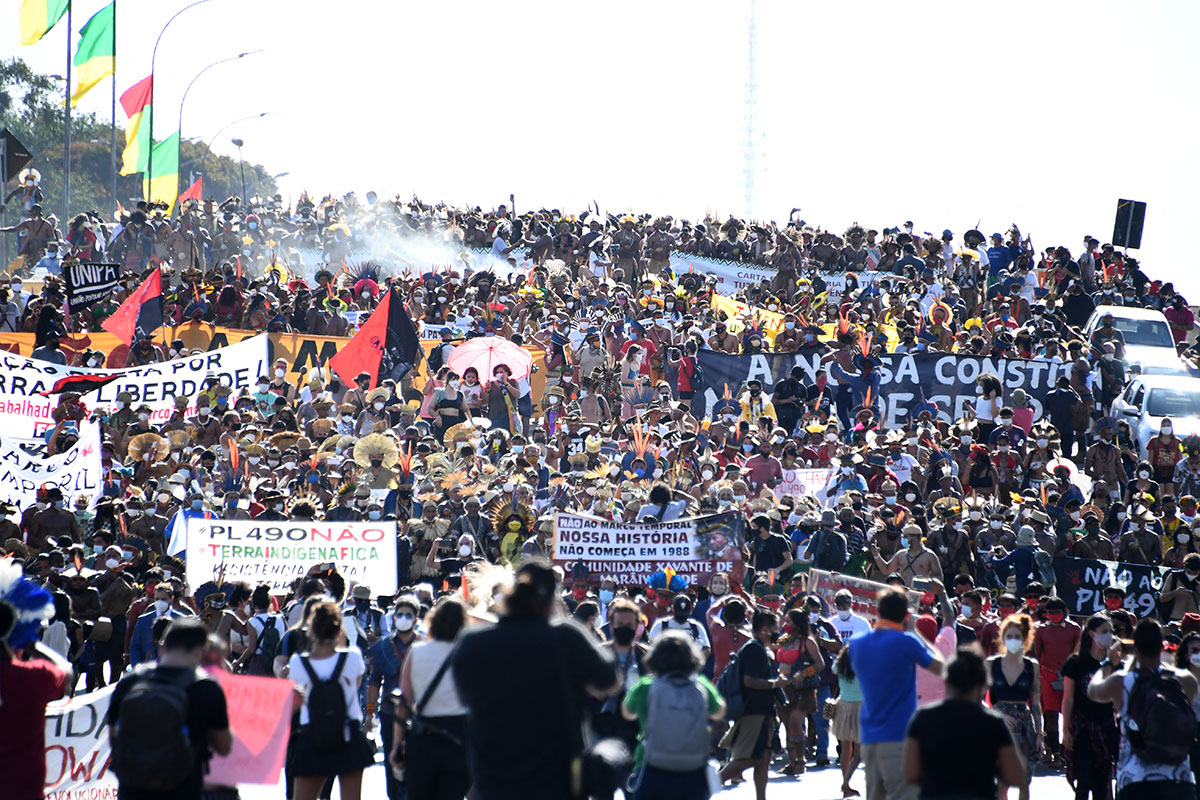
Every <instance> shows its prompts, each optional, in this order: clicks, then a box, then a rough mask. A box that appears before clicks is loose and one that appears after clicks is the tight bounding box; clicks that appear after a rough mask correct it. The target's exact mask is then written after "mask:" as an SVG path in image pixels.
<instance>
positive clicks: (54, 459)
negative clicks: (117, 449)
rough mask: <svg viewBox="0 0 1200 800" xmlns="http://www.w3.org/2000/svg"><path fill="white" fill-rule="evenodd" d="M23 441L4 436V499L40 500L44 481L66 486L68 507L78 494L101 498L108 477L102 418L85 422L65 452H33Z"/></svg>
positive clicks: (0, 465)
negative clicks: (102, 445) (102, 447)
mask: <svg viewBox="0 0 1200 800" xmlns="http://www.w3.org/2000/svg"><path fill="white" fill-rule="evenodd" d="M21 442H22V440H20V439H9V438H7V437H0V500H6V501H9V502H12V503H16V504H17V506H18V507H20V508H22V509H25V508H28V507H29V506H31V505H33V503H34V502H35V500H36V497H37V490H38V487H39V486H42V485H44V484H50V485H52V486H57V487H59V488H60V489H62V493H63V500H64V505H65V507H66V508H73V503H74V501H75V497H76V496H77V495H81V494H87V495H91V497H92V503H93V504H94V503H95V501H96V500H97V499H98V498H99V496H100V489H101V487H102V484H103V481H104V472H103V466H102V464H101V460H100V423H99V422H85V423H83V424H82V425H81V426H80V428H79V441H77V442H76V443H75V444H74V446H72V447H71V448H70V449H69V450H67V451H66V452H65V453H58V454H56V455H53V456H36V455H30V454H29V453H27V452H26V451H25V450H24V449H23V448H22V447H21Z"/></svg>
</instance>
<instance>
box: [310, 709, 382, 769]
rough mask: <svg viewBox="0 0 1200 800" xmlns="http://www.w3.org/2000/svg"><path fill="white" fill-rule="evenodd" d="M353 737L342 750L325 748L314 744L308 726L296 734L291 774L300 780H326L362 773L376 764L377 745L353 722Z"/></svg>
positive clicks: (351, 723)
mask: <svg viewBox="0 0 1200 800" xmlns="http://www.w3.org/2000/svg"><path fill="white" fill-rule="evenodd" d="M349 727H350V737H349V739H348V740H347V741H345V742H343V743H342V746H341V747H334V748H322V747H318V746H317V745H316V743H315V742H314V741H313V737H312V735H311V728H310V727H309V726H307V725H305V726H304V727H302V728H300V730H299V731H297V732H296V745H295V748H294V749H293V750H292V753H291V759H292V763H291V773H292V775H293V776H296V777H300V778H318V777H320V778H325V777H329V776H331V775H345V774H347V773H351V772H361V771H362V770H364V769H366V768H367V767H369V766H371V765H372V764H374V763H375V743H374V742H373V741H372V740H371V739H370V738H368V737H367V734H366V732H365V731H363V727H362V723H361V722H359V721H357V720H352V721H351V722H350V726H349Z"/></svg>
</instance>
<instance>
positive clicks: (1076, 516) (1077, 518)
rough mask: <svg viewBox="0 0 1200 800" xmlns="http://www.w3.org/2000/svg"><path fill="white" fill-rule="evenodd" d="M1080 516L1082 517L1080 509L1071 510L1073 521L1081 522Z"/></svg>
mask: <svg viewBox="0 0 1200 800" xmlns="http://www.w3.org/2000/svg"><path fill="white" fill-rule="evenodd" d="M1079 517H1080V513H1079V512H1078V511H1072V512H1071V521H1072V522H1079Z"/></svg>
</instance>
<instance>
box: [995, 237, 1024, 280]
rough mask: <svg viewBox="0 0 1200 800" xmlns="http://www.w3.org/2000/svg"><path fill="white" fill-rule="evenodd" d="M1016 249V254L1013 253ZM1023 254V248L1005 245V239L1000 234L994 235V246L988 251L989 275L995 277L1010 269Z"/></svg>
mask: <svg viewBox="0 0 1200 800" xmlns="http://www.w3.org/2000/svg"><path fill="white" fill-rule="evenodd" d="M1014 249H1015V250H1016V252H1013V251H1014ZM1020 254H1021V248H1020V247H1019V246H1017V247H1016V248H1014V247H1013V246H1012V245H1007V244H1005V243H1004V237H1003V236H1001V235H1000V234H998V233H993V234H992V246H991V247H989V248H988V250H987V257H988V275H991V276H992V277H995V276H997V275H999V274H1000V273H1001V272H1004V271H1005V270H1007V269H1008V267H1009V265H1010V264H1012V263H1013V262H1014V261H1016V259H1017V256H1019V255H1020Z"/></svg>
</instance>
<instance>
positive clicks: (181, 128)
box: [179, 50, 262, 142]
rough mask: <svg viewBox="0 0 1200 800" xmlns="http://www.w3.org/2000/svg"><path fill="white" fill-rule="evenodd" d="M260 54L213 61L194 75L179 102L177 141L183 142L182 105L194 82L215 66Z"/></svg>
mask: <svg viewBox="0 0 1200 800" xmlns="http://www.w3.org/2000/svg"><path fill="white" fill-rule="evenodd" d="M261 52H262V50H250V51H249V52H246V53H238V54H237V55H236V56H230V57H229V58H222V59H221V60H220V61H214V62H213V63H211V64H209V65H208V66H207V67H205V68H204V69H202V70H200V71H199V72H197V73H196V76H195V77H194V78H192V80H191V82H190V83H188V85H187V88H186V89H184V90H183V97H182V98H181V99H180V101H179V141H180V142H182V141H183V104H184V103H186V102H187V97H188V92H190V91H191V90H192V85H193V84H195V83H196V81H198V80H200V76H201V75H203V74H204V73H206V72H208V71H209V70H210V69H212V68H213V67H215V66H217V65H218V64H225V63H227V62H230V61H237V60H238V59H239V58H245V57H246V56H252V55H255V54H256V53H261Z"/></svg>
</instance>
